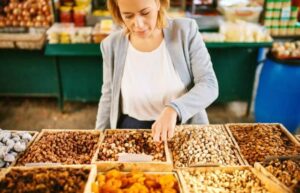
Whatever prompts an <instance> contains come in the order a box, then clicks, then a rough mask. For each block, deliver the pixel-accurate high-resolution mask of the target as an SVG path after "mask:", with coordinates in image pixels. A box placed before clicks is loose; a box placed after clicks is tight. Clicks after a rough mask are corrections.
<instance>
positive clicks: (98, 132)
mask: <svg viewBox="0 0 300 193" xmlns="http://www.w3.org/2000/svg"><path fill="white" fill-rule="evenodd" d="M45 132H50V133H56V132H89V133H95V134H98V135H99V138H98V142H97V145H96V146H97V148H96V150H95V152H94V154H93V156H92V158H91V161H90V163H92V162H94V161H95V160H96V158H97V155H98V153H97V152H98V149H99V148H98V147H99V144H100V139H101V136H102V132H101V131H99V130H83V129H81V130H79V129H78V130H77V129H42V131H41V132H40V134H39V135H38V136H37V137H36V139H35V141H34V143H33V144H32V145H35V143H36V142H38V141H39V140H40V139H41V137H42V136H43V135H44V133H45ZM29 151H30V149H29V148H27V149H26V151H25V152H24V153H23V154H26V153H27V152H29ZM19 158H21V157H19ZM16 164H17V165H18V160H17V163H16ZM51 164H52V163H49V162H47V163H45V164H43V163H38V164H37V165H51ZM54 164H58V165H70V164H63V163H54ZM79 165H80V164H79ZM26 166H31V165H26ZM32 166H33V167H34V166H35V164H34V163H33V165H32Z"/></svg>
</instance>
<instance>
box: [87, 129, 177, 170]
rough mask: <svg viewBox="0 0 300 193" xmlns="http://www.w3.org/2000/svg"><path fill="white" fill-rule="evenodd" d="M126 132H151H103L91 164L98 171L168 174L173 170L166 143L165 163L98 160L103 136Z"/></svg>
mask: <svg viewBox="0 0 300 193" xmlns="http://www.w3.org/2000/svg"><path fill="white" fill-rule="evenodd" d="M114 131H115V132H124V131H125V132H126V131H136V132H149V133H150V132H151V130H147V129H138V130H137V129H122V130H121V129H120V130H119V129H108V130H105V131H104V134H103V135H102V137H101V140H100V141H101V142H100V145H99V148H98V151H97V155H96V159H94V161H93V162H92V163H94V164H96V165H97V168H98V171H101V172H105V171H108V170H111V169H118V170H121V171H144V172H159V171H160V172H169V171H172V169H173V162H172V158H171V155H170V150H169V149H168V145H167V143H164V151H165V152H164V153H165V156H166V161H151V162H120V161H101V160H99V159H98V154H99V151H101V149H100V148H101V144H102V143H104V140H105V136H106V135H107V133H108V132H114Z"/></svg>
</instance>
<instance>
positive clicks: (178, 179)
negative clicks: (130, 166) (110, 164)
mask: <svg viewBox="0 0 300 193" xmlns="http://www.w3.org/2000/svg"><path fill="white" fill-rule="evenodd" d="M98 173H99V174H105V172H98ZM121 173H122V174H127V173H129V172H124V171H123V172H121ZM143 173H144V174H150V175H151V174H153V175H170V174H172V175H173V176H174V177H175V178H176V180H177V182H178V186H179V191H180V193H183V192H184V191H183V186H182V183H181V181H180V178H179V176H178V173H177V171H170V172H143ZM96 180H97V176H95V178H94V182H95V181H96Z"/></svg>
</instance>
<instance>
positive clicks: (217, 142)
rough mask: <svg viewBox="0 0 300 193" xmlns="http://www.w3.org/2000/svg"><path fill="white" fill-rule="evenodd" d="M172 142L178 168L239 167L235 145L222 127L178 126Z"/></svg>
mask: <svg viewBox="0 0 300 193" xmlns="http://www.w3.org/2000/svg"><path fill="white" fill-rule="evenodd" d="M176 129H178V132H176V133H175V135H174V137H173V138H172V140H171V141H170V143H169V144H170V148H171V150H172V154H173V160H174V164H175V166H176V167H188V166H193V165H203V164H218V165H239V160H238V158H237V157H236V154H235V152H234V148H235V147H234V145H233V143H232V141H231V140H229V137H228V136H227V133H226V132H225V131H224V129H223V128H222V127H220V126H201V127H197V126H178V127H177V128H176Z"/></svg>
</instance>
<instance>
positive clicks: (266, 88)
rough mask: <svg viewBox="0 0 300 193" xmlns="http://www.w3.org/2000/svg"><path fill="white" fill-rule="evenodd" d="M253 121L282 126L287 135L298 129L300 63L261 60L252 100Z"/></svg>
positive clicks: (269, 58) (299, 122)
mask: <svg viewBox="0 0 300 193" xmlns="http://www.w3.org/2000/svg"><path fill="white" fill-rule="evenodd" d="M255 119H256V122H267V123H282V124H283V125H284V126H285V127H286V128H287V129H288V130H289V131H290V132H292V133H295V131H296V129H297V128H300V61H296V62H295V61H294V62H292V64H287V63H286V62H285V61H284V63H283V61H278V60H275V59H272V58H271V57H270V56H269V57H268V58H267V60H266V61H265V63H264V65H263V67H262V71H261V74H260V79H259V83H258V89H257V95H256V101H255Z"/></svg>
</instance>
